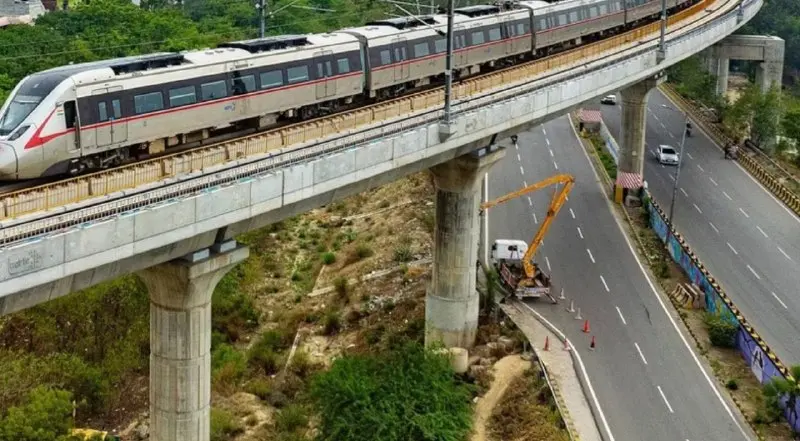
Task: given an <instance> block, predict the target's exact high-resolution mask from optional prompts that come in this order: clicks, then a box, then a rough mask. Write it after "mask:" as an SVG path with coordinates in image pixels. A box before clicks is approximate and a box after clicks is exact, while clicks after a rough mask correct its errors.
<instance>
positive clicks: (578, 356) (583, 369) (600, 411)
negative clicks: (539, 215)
mask: <svg viewBox="0 0 800 441" xmlns="http://www.w3.org/2000/svg"><path fill="white" fill-rule="evenodd" d="M571 119H572V118H570V120H571ZM570 125H572V122H571V121H570ZM572 130H575V127H573V128H572ZM587 159H588V158H587ZM597 179H600V177H599V176H598V177H597ZM521 304H522V306H524V307H526V308H528V310H529V311H530V312H531V313H533V315H535V316H536V318H537V319H539V320H541V321H542V323H544V324H545V326H546V327H547V328H550V330H551V331H554V332H555V333H556V334H557V335H558V337H559V338H560V339H561V341H567V342H568V344H569V347H570V352H572V353H573V354H575V359H576V360H578V366H579V367H580V368H581V375H582V376H583V378H585V379H586V388H587V389H589V395H591V396H592V401H594V404H595V406H597V413H598V414H600V421H601V422H602V423H603V429H604V430H605V432H606V433H607V434H608V441H616V440H615V439H614V435H613V434H612V433H611V427H610V426H609V425H608V421H607V420H606V414H605V413H603V408H602V407H601V406H600V400H598V399H597V394H596V393H595V391H594V387H592V380H590V379H589V374H588V373H587V372H586V365H584V364H583V359H581V354H579V353H578V350H577V349H575V346H574V345H573V344H572V342H569V341H568V340H567V336H565V335H564V333H563V332H561V330H560V329H558V328H556V327H555V326H553V324H552V323H550V321H549V320H547V319H546V318H544V316H543V315H541V314H539V313H538V312H536V310H535V309H533V308H531V305H529V304H527V303H522V302H521ZM720 399H722V398H720ZM731 418H733V414H731ZM736 424H737V426H738V424H739V423H738V422H737V423H736ZM740 429H741V427H740ZM742 433H744V431H742ZM748 439H749V438H748Z"/></svg>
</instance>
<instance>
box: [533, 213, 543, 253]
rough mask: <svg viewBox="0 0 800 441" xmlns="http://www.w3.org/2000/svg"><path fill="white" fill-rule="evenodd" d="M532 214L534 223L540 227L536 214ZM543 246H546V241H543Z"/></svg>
mask: <svg viewBox="0 0 800 441" xmlns="http://www.w3.org/2000/svg"><path fill="white" fill-rule="evenodd" d="M531 214H533V223H535V224H536V225H539V219H537V218H536V213H531ZM542 245H544V241H542Z"/></svg>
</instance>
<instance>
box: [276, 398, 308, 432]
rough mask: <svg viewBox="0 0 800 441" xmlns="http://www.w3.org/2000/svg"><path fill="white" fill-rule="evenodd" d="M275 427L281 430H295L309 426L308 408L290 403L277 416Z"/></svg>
mask: <svg viewBox="0 0 800 441" xmlns="http://www.w3.org/2000/svg"><path fill="white" fill-rule="evenodd" d="M275 427H276V428H277V429H278V430H280V431H281V432H294V431H296V430H297V429H301V428H305V427H308V415H307V414H306V409H305V408H304V407H303V406H301V405H299V404H290V405H288V406H286V407H284V408H283V409H281V410H280V412H278V415H276V416H275Z"/></svg>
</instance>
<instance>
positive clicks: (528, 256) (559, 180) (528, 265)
mask: <svg viewBox="0 0 800 441" xmlns="http://www.w3.org/2000/svg"><path fill="white" fill-rule="evenodd" d="M556 184H563V185H564V186H563V187H561V190H560V191H559V192H557V193H556V194H555V195H554V196H553V199H552V200H551V201H550V206H549V207H548V208H547V216H546V217H545V219H544V222H542V226H541V227H539V231H537V232H536V236H534V237H533V241H531V244H530V245H529V246H528V250H527V251H526V252H525V256H523V258H522V265H523V268H524V269H525V275H526V277H527V278H528V279H529V280H532V279H533V278H534V275H535V274H536V267H535V266H534V265H533V262H532V258H533V256H534V255H536V250H538V249H539V246H540V245H541V244H542V239H544V235H545V234H547V230H549V229H550V224H552V223H553V218H555V216H556V214H558V212H559V210H561V207H562V206H564V202H565V201H566V200H567V195H568V194H569V192H570V191H572V187H573V186H574V185H575V177H574V176H572V175H568V174H565V173H562V174H558V175H554V176H550V177H549V178H546V179H542V180H541V181H539V182H536V183H534V184H531V185H529V186H527V187H525V188H521V189H519V190H517V191H513V192H511V193H509V194H507V195H505V196H500V197H499V198H497V199H494V200H491V201H487V202H484V203H483V204H481V206H480V211H481V214H483V211H484V210H486V209H487V208H492V207H494V206H497V205H500V204H502V203H504V202H508V201H510V200H511V199H515V198H517V197H520V196H522V195H524V194H527V193H532V192H534V191H537V190H541V189H543V188H545V187H549V186H551V185H556Z"/></svg>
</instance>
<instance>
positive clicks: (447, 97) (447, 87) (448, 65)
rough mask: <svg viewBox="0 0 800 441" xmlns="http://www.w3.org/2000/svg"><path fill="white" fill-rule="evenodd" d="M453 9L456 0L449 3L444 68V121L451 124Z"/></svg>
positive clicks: (450, 0)
mask: <svg viewBox="0 0 800 441" xmlns="http://www.w3.org/2000/svg"><path fill="white" fill-rule="evenodd" d="M453 9H455V0H448V4H447V57H446V59H445V68H444V80H445V82H444V123H445V124H447V125H450V122H451V121H450V103H451V100H452V97H453V43H454V41H453Z"/></svg>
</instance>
